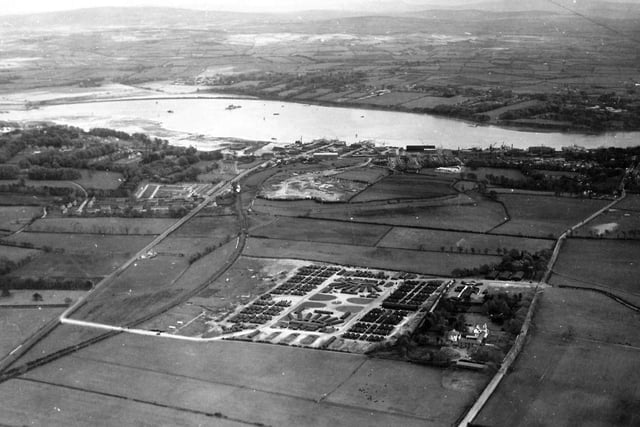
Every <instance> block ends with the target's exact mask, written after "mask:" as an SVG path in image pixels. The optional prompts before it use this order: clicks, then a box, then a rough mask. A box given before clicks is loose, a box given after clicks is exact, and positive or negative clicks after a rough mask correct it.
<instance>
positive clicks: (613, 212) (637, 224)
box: [573, 206, 640, 239]
mask: <svg viewBox="0 0 640 427" xmlns="http://www.w3.org/2000/svg"><path fill="white" fill-rule="evenodd" d="M573 235H574V236H582V237H603V238H608V239H632V238H635V239H640V211H633V210H627V209H617V206H616V207H615V208H612V209H609V210H607V211H606V212H604V213H602V214H601V215H599V216H598V217H597V218H596V219H594V220H593V221H590V222H589V223H587V224H585V225H583V226H582V227H580V228H579V229H577V230H576V231H574V232H573Z"/></svg>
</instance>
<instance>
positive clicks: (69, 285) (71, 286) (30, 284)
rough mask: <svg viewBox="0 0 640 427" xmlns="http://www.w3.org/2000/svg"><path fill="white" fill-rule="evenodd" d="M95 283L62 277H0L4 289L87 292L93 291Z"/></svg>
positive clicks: (0, 283)
mask: <svg viewBox="0 0 640 427" xmlns="http://www.w3.org/2000/svg"><path fill="white" fill-rule="evenodd" d="M92 286H93V282H92V281H91V280H87V279H77V278H73V279H70V278H60V277H14V276H2V277H0V288H2V289H39V290H49V289H51V290H53V289H55V290H65V291H71V290H74V291H87V290H89V289H91V287H92Z"/></svg>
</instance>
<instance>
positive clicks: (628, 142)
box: [0, 97, 640, 150]
mask: <svg viewBox="0 0 640 427" xmlns="http://www.w3.org/2000/svg"><path fill="white" fill-rule="evenodd" d="M230 104H233V105H235V106H240V107H241V108H235V109H227V107H228V106H229V105H230ZM0 120H16V121H52V122H55V123H59V124H67V125H73V126H78V127H80V128H83V129H90V128H93V127H109V128H114V129H118V130H122V131H125V132H130V133H132V132H144V133H147V134H149V135H151V136H156V137H160V138H166V139H168V140H169V141H170V142H171V143H173V144H176V145H194V146H196V147H197V148H199V149H202V150H210V149H215V148H217V147H219V146H220V143H221V140H220V139H221V138H239V139H247V140H260V141H271V142H273V141H275V142H276V143H278V144H280V143H281V144H288V143H291V142H293V141H295V140H298V139H301V138H302V140H303V141H305V142H307V141H310V140H313V139H318V138H337V139H340V140H343V141H347V142H348V143H353V142H357V141H361V140H372V141H375V142H376V143H378V144H384V145H390V146H404V145H407V144H433V145H436V146H438V147H443V148H458V147H462V148H466V147H488V146H489V145H490V144H496V145H501V144H506V145H509V146H511V145H513V146H514V147H518V148H526V147H529V146H532V145H545V146H548V147H554V148H556V149H560V148H561V147H563V146H570V145H574V144H575V145H579V146H583V147H587V148H595V147H600V146H617V147H628V146H634V145H640V132H619V133H607V134H602V135H584V134H576V133H561V132H531V131H518V130H513V129H504V128H500V127H496V126H474V125H473V124H469V123H466V122H463V121H458V120H452V119H447V118H440V117H433V116H429V115H423V114H411V113H400V112H390V111H380V110H366V109H358V108H342V107H327V106H317V105H308V104H298V103H291V102H280V101H264V100H254V99H210V98H197V97H192V98H188V97H187V98H184V97H183V98H160V99H123V100H109V101H96V102H86V103H68V104H60V105H50V106H43V107H40V108H38V109H33V110H9V111H6V112H3V114H0Z"/></svg>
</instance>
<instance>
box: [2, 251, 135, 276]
mask: <svg viewBox="0 0 640 427" xmlns="http://www.w3.org/2000/svg"><path fill="white" fill-rule="evenodd" d="M131 255H133V252H109V253H100V252H93V253H64V254H59V253H42V254H40V255H39V256H38V257H37V258H36V259H34V260H32V261H31V262H28V263H27V264H25V265H24V266H22V267H20V268H18V269H16V270H14V271H13V272H12V273H11V275H12V276H23V277H29V276H35V277H45V276H51V277H69V278H95V277H101V276H106V275H108V274H109V273H111V272H112V271H114V270H115V269H116V268H118V267H119V266H120V265H121V264H122V263H124V262H125V261H126V260H127V259H129V258H131Z"/></svg>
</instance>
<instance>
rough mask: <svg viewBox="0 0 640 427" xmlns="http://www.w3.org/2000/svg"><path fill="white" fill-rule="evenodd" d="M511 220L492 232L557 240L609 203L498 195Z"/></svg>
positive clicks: (535, 196) (592, 200) (566, 198)
mask: <svg viewBox="0 0 640 427" xmlns="http://www.w3.org/2000/svg"><path fill="white" fill-rule="evenodd" d="M499 200H500V201H502V202H503V203H504V204H505V205H506V207H507V211H508V212H509V215H510V216H511V219H510V220H509V222H507V223H506V224H504V225H502V226H500V227H498V228H496V229H495V230H493V231H494V232H495V233H504V234H514V235H523V236H536V237H550V236H551V235H553V236H555V237H558V236H559V235H560V234H562V232H564V231H565V230H567V229H568V228H569V227H571V226H573V225H575V224H577V223H578V222H580V221H582V220H583V219H585V218H587V217H588V216H589V215H591V214H592V213H594V212H596V211H597V210H598V209H600V208H602V207H603V206H605V205H606V204H607V203H609V202H608V201H606V200H594V199H574V198H568V197H548V196H537V195H523V194H500V196H499Z"/></svg>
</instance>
